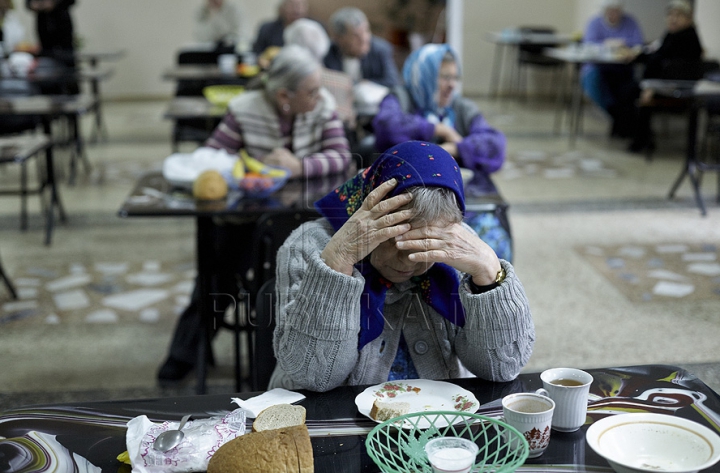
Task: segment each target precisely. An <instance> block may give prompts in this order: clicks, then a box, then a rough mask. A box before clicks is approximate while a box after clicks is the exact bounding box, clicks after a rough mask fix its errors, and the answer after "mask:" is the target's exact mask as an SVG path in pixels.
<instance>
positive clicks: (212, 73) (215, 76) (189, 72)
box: [162, 64, 253, 85]
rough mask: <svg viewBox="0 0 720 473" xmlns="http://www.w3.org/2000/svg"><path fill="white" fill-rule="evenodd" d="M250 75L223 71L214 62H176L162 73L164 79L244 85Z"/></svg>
mask: <svg viewBox="0 0 720 473" xmlns="http://www.w3.org/2000/svg"><path fill="white" fill-rule="evenodd" d="M252 77H253V76H244V75H240V74H237V73H235V72H231V73H228V72H225V71H223V70H221V69H220V68H219V67H218V66H217V65H216V64H177V65H174V66H172V67H169V68H167V69H165V71H164V72H163V74H162V78H163V79H164V80H170V81H203V82H208V85H210V84H213V85H216V84H225V85H245V84H247V83H248V81H249V80H250V79H251V78H252Z"/></svg>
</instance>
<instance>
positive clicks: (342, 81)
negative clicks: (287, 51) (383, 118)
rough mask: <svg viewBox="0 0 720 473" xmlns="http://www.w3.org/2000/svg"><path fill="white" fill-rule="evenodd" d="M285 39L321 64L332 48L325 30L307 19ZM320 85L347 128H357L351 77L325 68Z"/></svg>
mask: <svg viewBox="0 0 720 473" xmlns="http://www.w3.org/2000/svg"><path fill="white" fill-rule="evenodd" d="M283 37H284V38H285V44H286V45H288V46H289V45H291V44H296V45H298V46H302V47H304V48H306V49H307V50H308V51H310V54H312V55H313V56H314V57H315V59H317V61H318V62H320V63H322V60H323V58H324V57H325V55H326V54H327V52H328V49H329V48H330V38H328V35H327V33H326V32H325V29H324V28H323V27H322V26H320V23H318V22H317V21H313V20H309V19H307V18H300V19H298V20H295V21H294V22H293V23H292V24H291V25H290V26H288V27H287V28H285V33H283ZM320 85H322V87H324V88H325V89H326V90H327V91H328V92H330V94H331V95H332V96H333V97H334V98H335V102H336V104H337V112H338V117H339V118H340V120H342V122H343V124H344V125H345V128H346V129H349V130H352V129H353V128H355V108H354V107H353V91H352V87H353V81H352V79H351V78H350V76H349V75H347V74H345V73H344V72H340V71H333V70H331V69H328V68H326V67H323V68H322V69H321V70H320Z"/></svg>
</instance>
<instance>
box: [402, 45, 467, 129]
mask: <svg viewBox="0 0 720 473" xmlns="http://www.w3.org/2000/svg"><path fill="white" fill-rule="evenodd" d="M448 52H449V53H450V54H452V56H453V57H454V58H455V64H457V66H458V70H460V61H459V59H458V55H457V53H456V52H455V50H453V49H452V48H451V47H450V46H449V45H447V44H426V45H425V46H423V47H421V48H419V49H417V50H415V51H414V52H413V53H412V54H410V56H408V58H407V59H406V60H405V65H404V66H403V81H405V87H406V88H407V90H408V92H409V93H410V96H411V97H412V99H413V101H414V102H415V105H417V106H418V108H419V109H420V112H421V113H422V115H423V116H424V117H425V118H426V119H429V120H430V121H433V122H434V121H444V122H446V123H447V124H448V125H450V126H453V125H454V124H455V112H454V111H453V109H452V107H451V106H447V107H445V108H440V107H439V106H438V104H437V102H436V100H435V93H436V92H437V84H438V74H439V73H440V65H441V64H442V60H443V57H445V54H446V53H448ZM450 104H451V105H452V101H451V102H450Z"/></svg>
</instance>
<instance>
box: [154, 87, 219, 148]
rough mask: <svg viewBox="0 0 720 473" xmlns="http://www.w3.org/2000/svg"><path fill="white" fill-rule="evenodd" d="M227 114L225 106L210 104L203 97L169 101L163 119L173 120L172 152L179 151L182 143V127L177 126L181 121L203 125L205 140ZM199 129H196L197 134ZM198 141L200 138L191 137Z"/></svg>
mask: <svg viewBox="0 0 720 473" xmlns="http://www.w3.org/2000/svg"><path fill="white" fill-rule="evenodd" d="M225 113H227V106H220V105H215V104H213V103H211V102H210V101H209V100H208V99H206V98H205V97H203V96H177V97H173V98H172V99H171V100H170V103H169V104H168V106H167V108H166V109H165V113H164V114H163V118H165V119H168V120H173V121H174V122H175V126H174V127H173V133H172V147H173V151H177V150H178V149H179V143H180V142H181V141H183V131H182V127H180V126H178V123H179V122H182V121H183V120H193V121H195V122H196V124H198V125H199V124H201V123H202V124H203V125H204V126H203V127H202V131H203V132H204V134H203V138H204V139H207V138H209V137H210V135H211V134H212V132H213V130H214V129H215V127H216V126H217V125H218V124H219V123H220V121H221V120H222V118H223V116H224V115H225ZM199 130H200V129H199V128H198V133H199V132H200V131H199ZM193 138H195V139H198V138H200V136H199V135H198V136H193Z"/></svg>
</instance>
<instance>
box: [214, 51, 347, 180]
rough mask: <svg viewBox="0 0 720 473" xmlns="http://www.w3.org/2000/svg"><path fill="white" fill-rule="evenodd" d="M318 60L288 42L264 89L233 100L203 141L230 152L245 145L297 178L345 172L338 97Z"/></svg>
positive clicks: (265, 161)
mask: <svg viewBox="0 0 720 473" xmlns="http://www.w3.org/2000/svg"><path fill="white" fill-rule="evenodd" d="M320 69H321V66H320V63H319V62H318V61H317V60H315V58H313V56H312V55H311V54H310V52H308V51H307V50H306V49H305V48H302V47H300V46H286V47H284V48H283V49H282V50H281V51H280V53H279V54H278V55H277V56H276V57H275V59H274V60H273V62H272V64H271V66H270V69H269V70H268V72H267V76H266V77H265V78H264V80H263V87H262V88H261V89H260V90H252V91H248V92H245V93H242V94H240V95H238V96H237V97H235V98H234V99H232V100H231V101H230V104H229V105H228V113H227V115H225V117H224V118H223V120H222V122H221V123H220V125H218V126H217V128H216V129H215V131H214V132H213V135H212V136H211V137H210V139H208V141H207V142H206V143H205V145H206V146H210V147H213V148H223V149H225V150H227V151H228V152H229V153H231V154H235V153H237V152H238V151H239V150H240V149H242V148H244V149H245V150H246V151H247V152H248V154H250V156H252V157H254V158H257V159H259V160H261V161H263V162H264V163H266V164H271V165H275V166H283V167H285V168H288V169H290V171H291V172H292V176H293V177H299V176H308V177H313V176H322V175H327V174H333V173H336V172H340V171H343V170H345V169H346V168H347V166H348V164H349V162H350V150H349V145H348V141H347V139H346V138H345V131H344V129H343V124H342V122H341V121H340V119H339V118H338V115H337V112H336V110H335V99H333V97H332V96H331V95H330V94H329V93H328V92H327V91H326V90H325V89H323V88H322V87H321V86H320Z"/></svg>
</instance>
